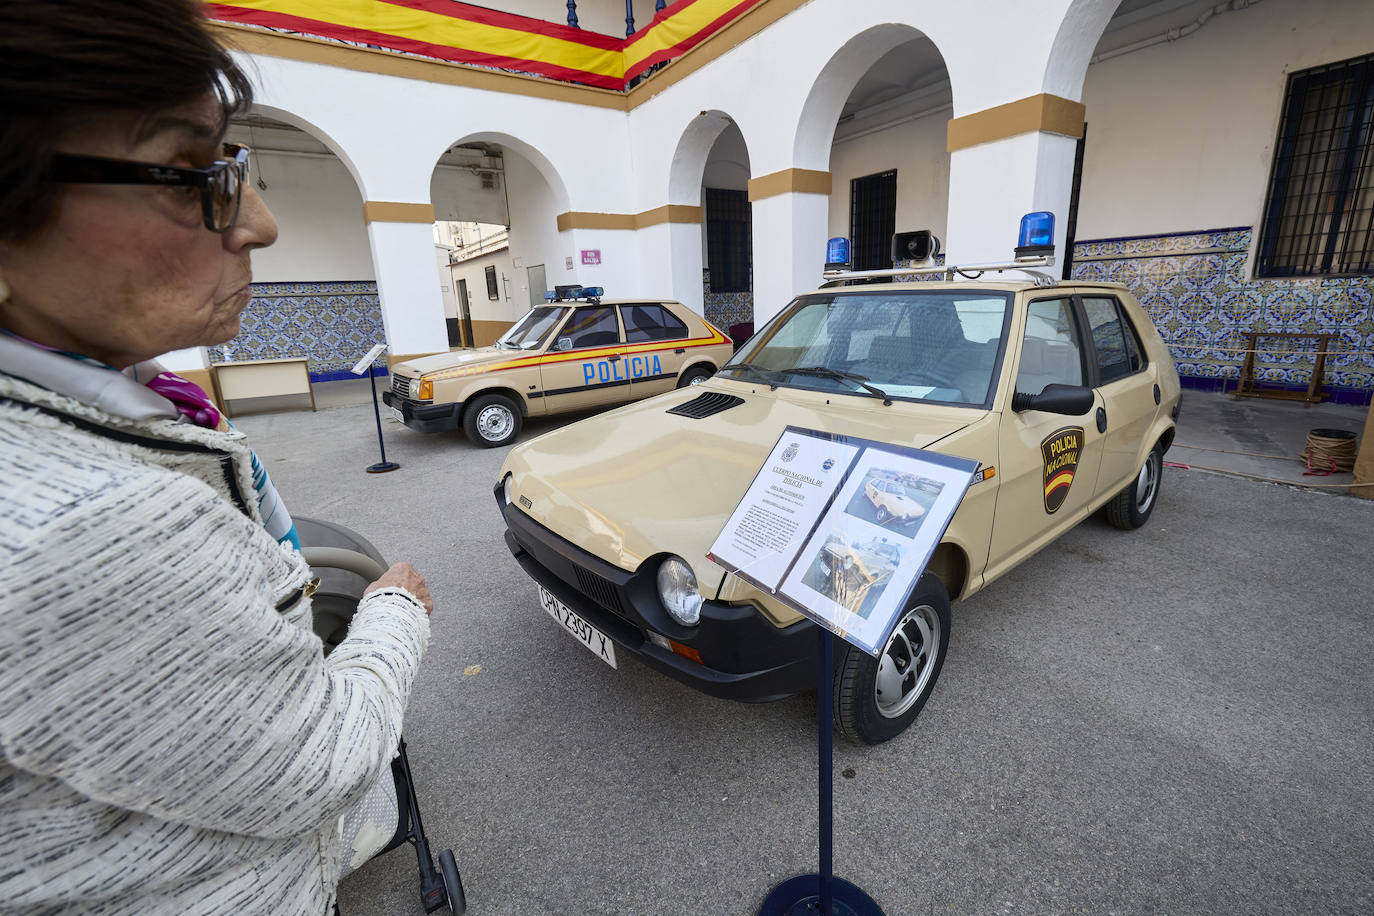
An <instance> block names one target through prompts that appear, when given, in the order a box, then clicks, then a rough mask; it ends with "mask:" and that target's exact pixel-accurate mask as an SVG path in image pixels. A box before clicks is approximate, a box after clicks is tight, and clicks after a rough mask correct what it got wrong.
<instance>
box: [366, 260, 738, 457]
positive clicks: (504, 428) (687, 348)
mask: <svg viewBox="0 0 1374 916" xmlns="http://www.w3.org/2000/svg"><path fill="white" fill-rule="evenodd" d="M601 293H602V290H601V288H600V287H560V288H559V291H558V292H557V293H554V294H550V296H551V298H552V301H550V302H549V303H548V304H547V305H542V306H538V307H536V308H533V309H531V310H530V311H529V312H528V313H526V314H525V317H524V318H522V319H520V321H518V322H516V324H515V326H514V327H512V328H511V329H510V330H509V331H507V332H506V333H505V334H504V335H502V337H501V338H500V339H499V340H498V341H496V343H495V345H493V346H490V347H482V348H481V349H476V350H460V351H455V352H453V353H440V354H437V355H435V356H426V357H422V358H420V359H414V360H410V361H408V362H404V363H398V364H396V365H395V366H393V367H392V369H391V390H390V391H388V392H385V393H384V394H383V395H382V399H383V400H384V401H385V402H386V405H387V407H388V408H389V409H390V410H391V413H392V416H394V417H395V418H396V419H397V420H400V421H401V422H402V423H404V424H405V425H406V426H408V427H410V428H411V429H414V430H418V431H420V432H427V433H429V432H440V431H443V430H450V429H458V428H460V427H461V428H462V429H463V430H464V431H466V433H467V436H468V438H469V439H470V440H472V441H473V442H474V443H475V444H477V445H481V446H487V447H492V446H498V445H506V444H508V443H510V442H512V441H513V440H514V439H515V437H516V436H517V435H519V433H520V427H521V425H522V424H523V422H524V418H525V417H531V416H541V415H544V414H558V413H567V412H569V411H575V410H586V409H590V408H595V407H603V406H610V405H615V404H623V403H625V402H626V401H636V400H639V399H640V398H647V397H650V396H651V395H655V394H662V393H663V392H665V391H672V390H673V388H675V387H678V388H682V387H687V386H690V385H697V384H699V383H701V382H703V381H705V380H706V379H708V378H710V377H711V374H712V373H714V372H715V371H716V370H717V369H718V368H719V367H720V366H721V364H723V363H724V362H725V361H726V360H728V359H729V358H730V356H731V354H732V353H733V352H734V347H733V345H732V344H731V342H730V339H729V338H728V337H726V336H725V334H723V333H722V332H721V331H720V330H718V329H717V328H715V327H713V326H712V325H711V324H709V323H708V322H707V321H705V320H704V319H703V318H702V317H701V316H700V315H697V314H696V313H695V312H693V311H692V310H691V309H689V308H687V307H686V306H684V305H682V304H681V303H678V302H663V301H650V302H646V301H643V300H624V301H619V300H617V301H603V300H602V299H601Z"/></svg>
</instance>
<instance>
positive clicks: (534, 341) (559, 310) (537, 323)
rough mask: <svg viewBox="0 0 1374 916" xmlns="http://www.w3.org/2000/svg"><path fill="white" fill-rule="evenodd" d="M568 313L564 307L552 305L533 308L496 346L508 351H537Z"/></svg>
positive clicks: (503, 335) (502, 336)
mask: <svg viewBox="0 0 1374 916" xmlns="http://www.w3.org/2000/svg"><path fill="white" fill-rule="evenodd" d="M567 311H568V310H567V309H566V308H564V307H561V306H550V305H541V306H539V307H538V308H532V309H530V310H529V311H528V312H526V313H525V317H524V318H521V319H520V320H519V321H517V322H516V323H515V327H513V328H511V329H510V330H509V331H507V332H506V333H504V334H502V335H501V338H500V339H499V340H497V341H496V346H498V347H500V348H502V349H507V350H537V349H538V348H539V345H540V344H542V343H543V342H544V338H546V337H548V336H549V332H550V331H552V330H553V329H554V328H555V327H557V326H558V323H559V322H560V321H562V320H563V316H564V315H565V314H567Z"/></svg>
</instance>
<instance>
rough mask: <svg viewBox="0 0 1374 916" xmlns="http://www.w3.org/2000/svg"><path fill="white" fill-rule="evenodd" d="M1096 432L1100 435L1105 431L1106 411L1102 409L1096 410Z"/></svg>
mask: <svg viewBox="0 0 1374 916" xmlns="http://www.w3.org/2000/svg"><path fill="white" fill-rule="evenodd" d="M1097 431H1098V432H1100V433H1105V432H1106V431H1107V410H1106V408H1103V407H1099V408H1097Z"/></svg>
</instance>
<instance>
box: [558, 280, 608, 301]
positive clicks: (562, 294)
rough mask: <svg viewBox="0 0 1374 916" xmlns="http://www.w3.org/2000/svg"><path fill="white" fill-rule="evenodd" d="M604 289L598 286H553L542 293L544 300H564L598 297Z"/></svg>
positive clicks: (602, 293) (604, 291) (602, 294)
mask: <svg viewBox="0 0 1374 916" xmlns="http://www.w3.org/2000/svg"><path fill="white" fill-rule="evenodd" d="M604 295H606V290H604V289H602V288H601V287H599V286H576V285H573V284H569V285H567V286H555V287H554V288H553V289H552V290H550V291H546V292H545V293H544V301H545V302H566V301H568V300H570V299H600V298H601V297H602V296H604Z"/></svg>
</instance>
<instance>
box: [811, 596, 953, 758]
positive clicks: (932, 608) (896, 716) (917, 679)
mask: <svg viewBox="0 0 1374 916" xmlns="http://www.w3.org/2000/svg"><path fill="white" fill-rule="evenodd" d="M949 630H950V613H949V594H948V593H947V592H946V591H945V586H944V584H943V583H941V582H940V580H939V579H938V578H937V577H936V576H934V575H933V574H931V573H926V574H925V575H923V576H921V578H920V581H918V582H917V583H916V588H915V590H914V591H913V592H912V596H911V600H910V601H908V602H907V607H906V610H904V611H903V612H902V616H901V617H899V618H898V624H897V626H896V628H895V629H894V630H893V632H892V638H891V639H890V640H889V641H888V644H887V645H886V646H885V647H884V648H883V654H882V655H881V656H879V657H878V658H874V657H873V656H871V655H869V654H868V653H867V652H865V651H864V650H862V649H860V648H858V647H856V646H851V645H849V644H847V643H844V644H842V648H840V649H839V650H838V651H839V653H840V654H839V662H838V664H837V665H836V666H835V726H836V728H837V729H838V730H839V732H840V734H841V735H843V736H844V737H846V738H848V739H849V740H851V741H854V742H856V743H858V744H882V743H883V742H884V741H890V740H891V739H893V738H895V737H897V736H898V735H900V734H901V733H902V732H904V731H906V729H907V728H908V727H909V726H910V725H911V723H912V722H914V721H916V717H917V716H918V715H919V714H920V712H921V709H922V708H923V707H924V706H925V705H926V700H928V699H929V698H930V694H931V691H932V690H934V689H935V682H936V681H937V680H939V678H940V669H941V668H942V667H944V664H945V654H946V652H947V650H948V649H949ZM913 662H915V663H916V664H913Z"/></svg>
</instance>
